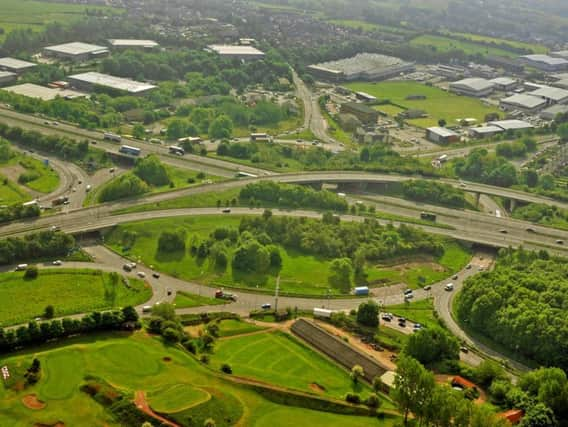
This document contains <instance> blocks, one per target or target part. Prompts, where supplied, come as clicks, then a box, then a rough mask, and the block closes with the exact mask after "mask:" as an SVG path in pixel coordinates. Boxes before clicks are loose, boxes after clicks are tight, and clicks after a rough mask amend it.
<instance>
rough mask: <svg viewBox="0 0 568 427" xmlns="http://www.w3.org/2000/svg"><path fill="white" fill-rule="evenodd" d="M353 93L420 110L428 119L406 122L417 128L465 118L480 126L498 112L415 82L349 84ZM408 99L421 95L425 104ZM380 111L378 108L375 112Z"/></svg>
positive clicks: (449, 122) (466, 98)
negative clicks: (410, 96) (440, 121)
mask: <svg viewBox="0 0 568 427" xmlns="http://www.w3.org/2000/svg"><path fill="white" fill-rule="evenodd" d="M346 86H347V87H348V88H350V89H351V90H353V91H363V92H368V93H370V94H371V95H373V96H376V97H377V98H379V99H389V100H390V101H391V102H392V103H393V104H397V105H400V106H402V107H405V108H408V109H420V110H424V111H426V112H427V113H428V115H429V117H427V118H423V119H414V120H408V122H409V123H411V124H413V125H416V126H419V127H430V126H437V123H438V120H440V119H444V120H446V122H447V123H448V125H453V124H455V123H456V120H457V119H462V118H464V116H467V117H473V118H475V119H477V120H478V122H479V123H482V122H483V121H484V118H485V115H486V114H488V113H494V112H498V109H496V108H492V107H487V106H485V105H484V104H483V103H482V102H481V101H480V100H478V99H474V98H468V97H465V96H458V95H455V94H453V93H449V92H446V91H444V90H442V89H439V88H436V87H432V86H426V85H423V84H421V83H418V82H406V81H387V82H381V83H361V82H358V83H349V84H347V85H346ZM409 95H424V96H425V97H426V99H424V100H407V99H406V97H407V96H409ZM381 108H383V106H382V105H381V106H380V107H378V109H381Z"/></svg>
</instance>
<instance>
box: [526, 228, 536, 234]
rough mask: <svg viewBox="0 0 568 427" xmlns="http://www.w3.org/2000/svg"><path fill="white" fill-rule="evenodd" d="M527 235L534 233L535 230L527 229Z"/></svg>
mask: <svg viewBox="0 0 568 427" xmlns="http://www.w3.org/2000/svg"><path fill="white" fill-rule="evenodd" d="M527 233H536V230H535V229H534V228H531V227H529V228H527Z"/></svg>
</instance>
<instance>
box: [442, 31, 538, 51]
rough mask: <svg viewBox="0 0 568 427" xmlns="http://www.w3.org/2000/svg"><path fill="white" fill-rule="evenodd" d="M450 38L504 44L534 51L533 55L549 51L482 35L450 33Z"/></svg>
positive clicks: (533, 44)
mask: <svg viewBox="0 0 568 427" xmlns="http://www.w3.org/2000/svg"><path fill="white" fill-rule="evenodd" d="M448 35H449V36H452V35H455V36H458V37H462V38H465V39H469V40H471V41H473V42H484V43H495V44H503V45H507V46H510V47H512V48H517V49H527V50H529V51H532V52H533V53H547V52H548V49H547V48H546V46H543V45H541V44H537V43H525V42H521V41H518V40H506V39H500V38H497V37H490V36H483V35H480V34H471V33H452V32H449V33H448Z"/></svg>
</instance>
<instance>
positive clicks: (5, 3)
mask: <svg viewBox="0 0 568 427" xmlns="http://www.w3.org/2000/svg"><path fill="white" fill-rule="evenodd" d="M87 9H91V10H94V9H99V10H104V11H110V10H111V9H110V8H106V7H99V6H91V5H88V6H83V5H75V4H69V3H51V2H42V1H33V0H25V1H18V0H0V10H2V14H1V15H0V28H2V29H3V30H4V33H3V34H0V42H2V41H3V40H4V38H5V36H6V34H7V33H9V32H10V31H12V30H14V29H20V28H21V29H28V28H29V29H32V30H35V31H40V30H42V29H43V28H45V27H46V26H47V24H49V23H52V22H60V23H64V24H69V23H72V22H74V21H78V20H79V19H81V17H83V16H85V11H86V10H87ZM115 10H117V9H115Z"/></svg>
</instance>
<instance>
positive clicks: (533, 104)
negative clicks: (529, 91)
mask: <svg viewBox="0 0 568 427" xmlns="http://www.w3.org/2000/svg"><path fill="white" fill-rule="evenodd" d="M499 106H500V107H501V108H502V109H503V110H505V111H513V110H520V111H523V112H525V113H536V112H537V111H539V110H542V109H543V108H544V107H546V100H545V99H542V98H541V97H538V96H533V95H525V94H516V95H513V96H509V97H507V98H503V99H502V100H501V102H500V103H499Z"/></svg>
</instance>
